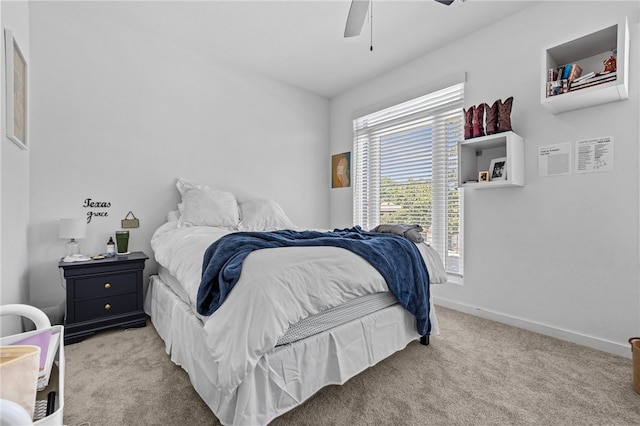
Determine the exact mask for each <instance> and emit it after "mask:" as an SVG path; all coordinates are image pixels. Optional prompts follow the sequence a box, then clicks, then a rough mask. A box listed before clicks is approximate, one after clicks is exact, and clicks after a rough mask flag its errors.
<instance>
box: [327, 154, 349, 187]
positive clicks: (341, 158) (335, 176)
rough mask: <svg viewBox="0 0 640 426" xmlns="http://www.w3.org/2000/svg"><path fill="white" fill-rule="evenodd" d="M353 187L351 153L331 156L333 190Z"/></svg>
mask: <svg viewBox="0 0 640 426" xmlns="http://www.w3.org/2000/svg"><path fill="white" fill-rule="evenodd" d="M348 186H351V152H343V153H342V154H335V155H332V156H331V188H346V187H348Z"/></svg>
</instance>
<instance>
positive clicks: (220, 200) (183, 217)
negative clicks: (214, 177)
mask: <svg viewBox="0 0 640 426" xmlns="http://www.w3.org/2000/svg"><path fill="white" fill-rule="evenodd" d="M181 204H182V206H181V208H180V218H179V219H178V227H179V228H180V227H183V226H217V227H220V228H232V229H237V227H238V222H239V221H240V212H239V210H238V201H237V200H236V196H235V195H234V194H232V193H231V192H225V191H216V190H214V189H210V188H208V187H204V188H202V187H200V188H198V187H190V188H185V190H184V194H183V195H182V203H181Z"/></svg>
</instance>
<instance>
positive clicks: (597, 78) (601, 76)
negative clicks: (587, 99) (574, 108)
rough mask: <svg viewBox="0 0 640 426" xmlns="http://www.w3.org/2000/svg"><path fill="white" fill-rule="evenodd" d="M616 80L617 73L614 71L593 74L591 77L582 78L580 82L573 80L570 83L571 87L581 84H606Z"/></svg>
mask: <svg viewBox="0 0 640 426" xmlns="http://www.w3.org/2000/svg"><path fill="white" fill-rule="evenodd" d="M616 78H617V73H616V72H615V71H603V72H596V73H593V75H592V76H591V77H587V78H583V79H580V80H575V81H573V82H571V87H575V86H579V85H582V84H589V83H596V82H606V81H611V80H615V79H616Z"/></svg>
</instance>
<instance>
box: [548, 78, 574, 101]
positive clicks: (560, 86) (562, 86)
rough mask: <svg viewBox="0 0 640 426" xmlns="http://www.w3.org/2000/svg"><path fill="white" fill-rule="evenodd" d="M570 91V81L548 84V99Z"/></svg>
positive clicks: (563, 80) (550, 82)
mask: <svg viewBox="0 0 640 426" xmlns="http://www.w3.org/2000/svg"><path fill="white" fill-rule="evenodd" d="M568 91H569V81H568V80H566V79H562V80H554V81H549V82H547V98H548V97H550V96H556V95H560V94H562V93H566V92H568Z"/></svg>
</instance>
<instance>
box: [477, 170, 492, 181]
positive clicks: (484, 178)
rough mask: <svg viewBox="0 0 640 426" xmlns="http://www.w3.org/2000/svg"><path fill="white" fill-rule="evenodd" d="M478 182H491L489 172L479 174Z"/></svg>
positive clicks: (484, 171)
mask: <svg viewBox="0 0 640 426" xmlns="http://www.w3.org/2000/svg"><path fill="white" fill-rule="evenodd" d="M478 182H489V170H483V171H481V172H478Z"/></svg>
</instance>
